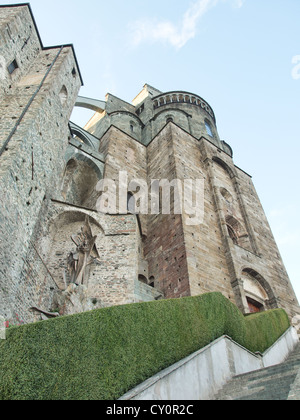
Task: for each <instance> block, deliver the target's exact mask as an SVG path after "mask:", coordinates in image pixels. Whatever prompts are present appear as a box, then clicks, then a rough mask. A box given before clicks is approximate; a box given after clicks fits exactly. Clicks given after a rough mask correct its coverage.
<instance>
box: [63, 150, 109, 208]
mask: <svg viewBox="0 0 300 420" xmlns="http://www.w3.org/2000/svg"><path fill="white" fill-rule="evenodd" d="M101 179H102V173H101V170H100V168H99V167H98V166H97V165H96V164H95V162H93V161H92V160H91V159H90V158H89V157H88V156H85V155H83V154H80V153H78V154H76V155H75V156H73V157H72V158H71V159H70V160H69V161H68V162H67V164H66V168H65V173H64V177H63V183H62V192H61V193H62V196H63V199H64V200H65V201H66V202H67V203H69V204H74V205H76V206H80V207H88V208H91V209H94V208H95V206H96V202H97V199H98V193H97V191H96V185H97V183H98V182H99V181H100V180H101Z"/></svg>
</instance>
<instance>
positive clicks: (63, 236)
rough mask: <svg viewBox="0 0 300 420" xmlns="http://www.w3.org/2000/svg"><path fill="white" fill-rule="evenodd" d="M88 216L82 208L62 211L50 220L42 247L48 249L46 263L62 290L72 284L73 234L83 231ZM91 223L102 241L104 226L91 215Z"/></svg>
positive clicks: (74, 247)
mask: <svg viewBox="0 0 300 420" xmlns="http://www.w3.org/2000/svg"><path fill="white" fill-rule="evenodd" d="M86 217H87V213H85V212H84V211H80V210H71V209H70V210H64V211H61V212H60V213H58V214H56V216H55V217H53V218H52V219H51V220H50V222H49V225H48V229H47V235H46V236H45V237H44V238H43V239H42V240H41V244H40V245H41V248H42V249H43V250H47V252H45V254H44V261H45V264H46V266H47V267H48V269H49V271H50V273H51V275H52V277H53V278H54V279H55V281H56V284H58V285H59V287H60V289H61V290H65V289H66V288H67V287H68V286H69V284H70V273H69V270H68V256H69V255H70V253H71V252H73V253H75V252H76V245H75V244H74V242H73V241H72V235H77V234H78V233H80V232H81V229H82V227H83V226H84V224H85V220H86ZM89 223H90V226H91V229H92V233H93V235H94V236H97V241H98V243H100V242H101V241H102V238H103V237H104V230H103V228H102V226H101V225H100V224H99V223H98V222H97V220H96V219H95V218H94V217H91V216H89Z"/></svg>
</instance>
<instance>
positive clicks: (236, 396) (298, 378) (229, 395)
mask: <svg viewBox="0 0 300 420" xmlns="http://www.w3.org/2000/svg"><path fill="white" fill-rule="evenodd" d="M289 399H290V400H291V399H300V343H299V344H298V345H297V347H296V348H295V350H294V351H293V353H291V355H290V356H289V357H288V359H287V360H286V361H285V362H284V363H282V364H280V365H277V366H272V367H269V368H265V369H262V370H258V371H255V372H251V373H247V374H244V375H239V376H236V377H235V378H233V379H232V381H230V382H229V383H228V384H226V385H225V386H224V387H223V388H222V390H220V391H219V392H218V394H216V396H215V397H214V398H213V400H269V401H272V400H289Z"/></svg>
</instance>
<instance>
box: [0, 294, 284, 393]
mask: <svg viewBox="0 0 300 420" xmlns="http://www.w3.org/2000/svg"><path fill="white" fill-rule="evenodd" d="M288 327H289V321H288V318H287V316H286V314H285V312H284V311H282V310H276V311H271V312H266V313H263V314H259V315H258V316H253V317H252V316H250V317H246V318H244V316H243V315H242V314H241V312H240V311H239V310H238V309H237V307H236V306H234V305H233V304H232V303H231V302H230V301H229V300H227V299H226V298H224V297H223V296H222V294H220V293H211V294H206V295H202V296H198V297H191V298H183V299H176V300H162V301H158V302H149V303H141V304H132V305H125V306H119V307H112V308H106V309H100V310H96V311H92V312H87V313H84V314H79V315H74V316H68V317H62V318H57V319H54V320H49V321H44V322H39V323H36V324H32V325H25V326H21V327H17V328H13V329H11V330H8V332H7V340H6V341H1V342H0V357H1V365H0V366H1V367H0V399H2V400H9V399H13V400H14V399H15V400H22V399H25V400H37V399H41V400H59V399H62V400H93V399H95V400H108V399H111V400H114V399H117V398H119V397H120V396H122V395H123V394H124V393H126V392H127V391H128V390H130V389H131V388H133V387H134V386H136V385H138V384H139V383H141V382H143V381H144V380H145V379H147V378H149V377H151V376H152V375H153V374H155V373H157V372H159V371H160V370H162V369H164V368H166V367H168V366H170V365H172V364H173V363H175V362H177V361H179V360H181V359H182V358H184V357H186V356H188V355H190V354H191V353H193V352H195V351H197V350H199V349H201V348H203V347H204V346H206V345H208V344H209V343H211V342H212V341H214V340H215V339H217V338H219V337H221V336H222V335H224V334H226V335H228V336H230V337H232V339H233V340H235V341H236V342H238V343H240V344H241V345H244V346H246V347H247V346H248V348H249V349H251V350H252V351H258V350H259V351H263V350H264V349H266V348H267V347H269V346H270V345H271V344H273V343H274V342H275V341H276V340H277V339H278V338H279V337H280V336H281V335H282V334H283V333H284V331H285V330H286V329H287V328H288Z"/></svg>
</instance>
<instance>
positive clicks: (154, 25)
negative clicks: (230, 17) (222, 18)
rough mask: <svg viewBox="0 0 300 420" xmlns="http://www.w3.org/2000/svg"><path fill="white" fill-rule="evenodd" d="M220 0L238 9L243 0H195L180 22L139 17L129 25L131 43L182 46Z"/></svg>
mask: <svg viewBox="0 0 300 420" xmlns="http://www.w3.org/2000/svg"><path fill="white" fill-rule="evenodd" d="M220 1H222V2H226V3H230V4H231V6H232V7H234V8H238V9H240V8H241V7H242V6H243V4H244V2H245V0H197V1H195V2H194V3H193V4H192V5H191V6H190V7H189V8H188V10H187V11H186V12H185V13H184V15H183V17H182V19H181V22H180V24H177V25H176V24H174V23H173V22H170V21H157V20H155V19H141V20H138V21H136V22H134V23H133V24H132V25H131V32H132V43H133V45H134V46H138V45H140V44H141V43H143V42H145V41H148V42H152V43H154V42H158V41H159V42H165V43H167V44H170V45H171V46H172V47H175V48H176V49H180V48H182V47H183V46H184V45H185V44H186V43H187V42H188V41H189V40H190V39H193V38H194V37H195V36H196V33H197V26H198V24H199V21H200V20H201V18H202V17H203V16H204V15H205V14H206V13H207V12H208V11H209V10H210V9H212V8H213V7H215V6H217V4H218V3H219V2H220Z"/></svg>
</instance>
